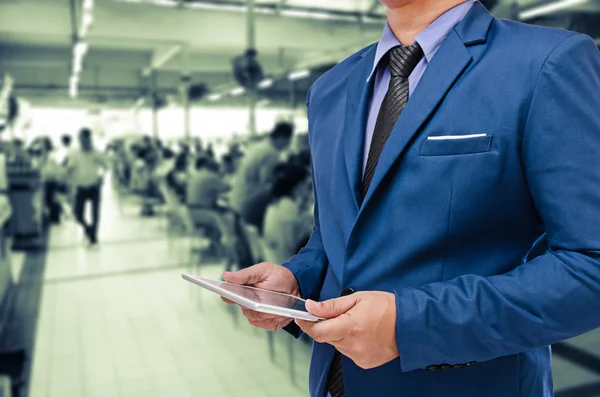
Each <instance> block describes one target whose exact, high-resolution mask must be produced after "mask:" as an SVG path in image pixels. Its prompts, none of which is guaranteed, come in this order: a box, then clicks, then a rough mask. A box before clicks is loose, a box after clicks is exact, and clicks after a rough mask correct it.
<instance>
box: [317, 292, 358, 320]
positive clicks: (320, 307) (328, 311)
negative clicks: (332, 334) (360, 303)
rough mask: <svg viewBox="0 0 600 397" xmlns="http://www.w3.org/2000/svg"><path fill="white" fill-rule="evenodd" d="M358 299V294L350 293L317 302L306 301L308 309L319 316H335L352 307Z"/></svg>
mask: <svg viewBox="0 0 600 397" xmlns="http://www.w3.org/2000/svg"><path fill="white" fill-rule="evenodd" d="M357 300H358V295H348V296H344V297H342V298H337V299H330V300H327V301H324V302H315V301H313V300H310V299H309V300H307V301H306V310H308V312H309V313H310V314H312V315H314V316H317V317H322V318H335V317H338V316H340V315H342V314H344V313H346V312H347V311H348V310H350V309H352V308H353V307H354V305H356V302H357Z"/></svg>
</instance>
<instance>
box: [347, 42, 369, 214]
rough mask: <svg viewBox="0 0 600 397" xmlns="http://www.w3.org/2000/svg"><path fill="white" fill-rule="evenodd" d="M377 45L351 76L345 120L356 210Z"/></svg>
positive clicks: (350, 175)
mask: <svg viewBox="0 0 600 397" xmlns="http://www.w3.org/2000/svg"><path fill="white" fill-rule="evenodd" d="M376 50H377V45H375V44H374V45H373V46H372V47H371V48H369V49H368V50H367V51H365V53H364V55H363V57H362V59H361V60H359V61H358V64H357V65H356V66H355V67H354V69H352V71H351V72H350V74H349V75H348V90H347V98H346V117H345V121H344V123H345V124H344V137H343V141H344V161H345V164H346V172H347V174H348V182H349V183H350V188H351V190H352V194H353V196H354V202H355V205H356V211H357V212H358V208H359V207H360V202H361V200H362V198H361V193H360V188H359V186H360V180H361V176H362V164H363V147H364V142H365V128H366V122H367V113H368V106H369V99H370V97H371V90H372V84H371V83H369V82H367V78H368V77H369V74H370V73H371V70H372V68H373V62H374V60H375V52H376Z"/></svg>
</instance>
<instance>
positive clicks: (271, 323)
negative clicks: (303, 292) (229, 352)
mask: <svg viewBox="0 0 600 397" xmlns="http://www.w3.org/2000/svg"><path fill="white" fill-rule="evenodd" d="M291 321H292V320H291V319H286V318H281V319H277V318H275V319H267V320H265V321H250V320H248V322H249V323H250V324H252V325H253V326H255V327H258V328H262V329H265V330H267V331H271V332H275V331H277V330H279V329H281V328H283V327H285V326H286V325H288V324H289V323H290V322H291Z"/></svg>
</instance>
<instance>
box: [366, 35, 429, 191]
mask: <svg viewBox="0 0 600 397" xmlns="http://www.w3.org/2000/svg"><path fill="white" fill-rule="evenodd" d="M422 58H423V50H422V49H421V46H420V45H419V44H418V43H415V44H413V45H411V46H410V47H401V46H398V47H394V48H392V50H391V51H390V52H389V57H388V59H389V65H390V85H389V86H388V90H387V93H386V94H385V97H384V98H383V102H382V104H381V109H379V114H378V115H377V122H376V124H375V130H374V132H373V139H372V141H371V146H370V147H369V156H368V157H367V165H366V167H365V172H364V175H363V183H362V194H363V198H364V197H365V196H366V195H367V191H368V190H369V186H371V181H372V180H373V175H375V169H376V168H377V163H379V156H381V152H382V151H383V147H384V146H385V143H386V142H387V140H388V138H389V137H390V134H391V133H392V130H393V129H394V125H396V122H397V121H398V118H399V117H400V115H401V114H402V111H403V110H404V108H405V107H406V103H407V102H408V94H409V89H408V76H410V74H411V73H412V71H413V70H414V69H415V67H416V66H417V64H418V63H419V62H420V61H421V59H422Z"/></svg>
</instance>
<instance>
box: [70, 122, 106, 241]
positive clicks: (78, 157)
mask: <svg viewBox="0 0 600 397" xmlns="http://www.w3.org/2000/svg"><path fill="white" fill-rule="evenodd" d="M79 145H80V147H79V149H78V150H73V151H72V152H71V154H70V155H69V157H68V163H67V170H68V174H69V179H70V181H71V183H72V186H73V189H74V190H75V204H74V209H73V212H74V213H75V219H77V222H78V223H79V224H80V225H81V226H82V227H83V230H84V232H85V235H86V237H87V239H88V241H89V243H90V244H91V245H95V244H96V243H97V242H98V224H99V220H100V196H101V187H102V177H103V174H104V173H105V172H106V171H107V170H108V164H107V161H106V159H105V157H104V155H103V154H102V153H101V152H100V151H99V150H97V149H96V148H95V147H94V144H93V140H92V131H91V130H90V129H88V128H83V129H82V130H81V131H80V132H79ZM87 202H90V203H91V206H92V220H91V222H90V223H87V222H86V221H85V216H84V210H85V204H86V203H87Z"/></svg>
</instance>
